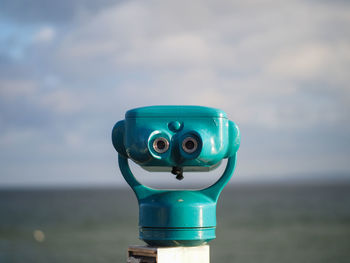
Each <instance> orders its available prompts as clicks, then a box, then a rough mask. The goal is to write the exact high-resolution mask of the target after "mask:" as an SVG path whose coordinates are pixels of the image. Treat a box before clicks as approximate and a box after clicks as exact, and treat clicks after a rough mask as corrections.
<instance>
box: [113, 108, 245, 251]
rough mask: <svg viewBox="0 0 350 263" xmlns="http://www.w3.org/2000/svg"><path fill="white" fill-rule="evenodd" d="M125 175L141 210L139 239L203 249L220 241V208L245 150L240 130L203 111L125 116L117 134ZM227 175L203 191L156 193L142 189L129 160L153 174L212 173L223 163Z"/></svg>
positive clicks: (151, 111)
mask: <svg viewBox="0 0 350 263" xmlns="http://www.w3.org/2000/svg"><path fill="white" fill-rule="evenodd" d="M112 142H113V146H114V148H115V149H116V151H117V152H118V160H119V167H120V170H121V173H122V175H123V177H124V179H125V180H126V182H127V183H128V184H129V186H130V187H131V188H132V190H133V191H134V192H135V195H136V197H137V200H138V204H139V234H140V239H141V240H144V241H145V242H146V243H147V244H148V245H150V246H198V245H202V244H205V243H207V242H209V241H210V240H212V239H214V238H215V229H216V204H217V200H218V198H219V195H220V193H221V191H222V189H223V188H224V186H225V185H226V184H227V183H228V181H229V180H230V178H231V176H232V174H233V171H234V168H235V163H236V152H237V150H238V148H239V145H240V133H239V129H238V127H237V125H236V124H235V123H234V122H232V121H230V120H229V119H228V118H227V116H226V114H225V113H224V112H223V111H221V110H218V109H214V108H209V107H201V106H149V107H142V108H136V109H132V110H129V111H127V112H126V114H125V119H124V120H121V121H119V122H117V123H116V124H115V126H114V128H113V131H112ZM226 158H227V159H228V160H227V164H226V169H225V171H224V172H223V174H222V175H221V177H220V178H219V179H218V180H217V182H215V183H214V184H213V185H211V186H209V187H207V188H205V189H201V190H166V189H164V190H163V189H152V188H150V187H148V186H145V185H143V184H141V183H140V182H139V181H138V180H137V179H136V178H135V176H134V175H133V173H132V172H131V170H130V167H129V162H128V159H131V160H132V161H134V162H135V163H136V164H138V165H140V166H141V167H142V168H143V169H145V170H147V171H151V172H159V171H163V172H164V171H169V172H171V173H172V174H174V175H176V178H177V179H179V180H181V179H183V178H184V172H188V171H198V172H205V171H211V170H213V169H215V168H216V167H218V166H219V165H220V163H221V161H222V160H223V159H226Z"/></svg>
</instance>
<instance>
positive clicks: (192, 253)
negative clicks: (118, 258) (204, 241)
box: [127, 245, 210, 263]
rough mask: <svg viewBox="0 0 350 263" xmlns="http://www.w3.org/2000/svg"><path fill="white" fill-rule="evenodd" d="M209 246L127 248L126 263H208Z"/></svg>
mask: <svg viewBox="0 0 350 263" xmlns="http://www.w3.org/2000/svg"><path fill="white" fill-rule="evenodd" d="M209 258H210V255H209V245H204V246H198V247H148V246H129V248H128V258H127V262H128V263H209V261H210V260H209Z"/></svg>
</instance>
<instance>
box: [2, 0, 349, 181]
mask: <svg viewBox="0 0 350 263" xmlns="http://www.w3.org/2000/svg"><path fill="white" fill-rule="evenodd" d="M349 25H350V2H349V1H316V0H315V1H311V0H309V1H305V0H300V1H269V0H262V1H182V0H179V1H112V0H103V1H94V0H87V1H83V0H77V1H70V0H63V1H46V0H33V1H25V0H23V1H18V0H2V1H1V4H0V186H7V185H61V184H66V185H67V184H68V185H71V184H99V185H100V184H121V183H122V179H121V176H120V173H119V170H118V167H117V162H116V161H117V155H116V152H115V151H114V149H113V147H112V144H111V141H110V133H111V129H112V127H113V125H114V123H115V122H116V121H118V120H120V119H123V118H124V114H125V111H126V110H128V109H131V108H135V107H139V106H146V105H157V104H193V105H203V106H211V107H217V108H220V109H222V110H224V111H226V113H227V115H228V117H229V118H230V119H231V120H233V121H235V122H236V123H237V124H238V125H239V127H240V129H241V133H242V143H241V148H240V150H239V154H238V165H237V172H236V175H235V176H236V178H237V179H235V180H243V181H244V180H260V181H262V180H265V178H266V179H272V180H274V179H276V180H279V179H283V178H285V177H288V176H289V177H290V176H292V177H293V176H295V177H296V178H297V177H300V178H302V177H304V176H306V175H307V176H309V177H310V176H311V177H310V178H311V179H320V178H323V177H324V176H326V175H330V176H334V177H335V176H339V174H341V175H342V176H345V177H346V178H348V179H349V180H350V176H348V175H350V86H349V83H350V73H349V72H350V26H349ZM169 176H170V175H169ZM185 178H186V177H185Z"/></svg>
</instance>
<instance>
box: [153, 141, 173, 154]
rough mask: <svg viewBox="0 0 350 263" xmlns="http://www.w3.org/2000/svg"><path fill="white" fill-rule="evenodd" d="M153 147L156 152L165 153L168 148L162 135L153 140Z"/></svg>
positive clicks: (167, 143)
mask: <svg viewBox="0 0 350 263" xmlns="http://www.w3.org/2000/svg"><path fill="white" fill-rule="evenodd" d="M153 149H154V150H155V151H156V152H157V153H165V152H166V151H167V150H168V149H169V142H168V140H167V139H165V138H164V137H159V138H157V139H155V140H154V142H153Z"/></svg>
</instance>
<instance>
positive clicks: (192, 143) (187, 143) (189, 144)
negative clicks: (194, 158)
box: [182, 137, 198, 153]
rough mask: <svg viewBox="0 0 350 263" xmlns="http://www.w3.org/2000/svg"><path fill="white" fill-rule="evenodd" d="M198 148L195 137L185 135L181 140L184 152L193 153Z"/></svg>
mask: <svg viewBox="0 0 350 263" xmlns="http://www.w3.org/2000/svg"><path fill="white" fill-rule="evenodd" d="M197 148H198V142H197V140H196V139H195V138H192V137H187V138H186V139H185V140H183V142H182V149H183V150H184V151H185V152H186V153H193V152H195V151H196V150H197Z"/></svg>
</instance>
